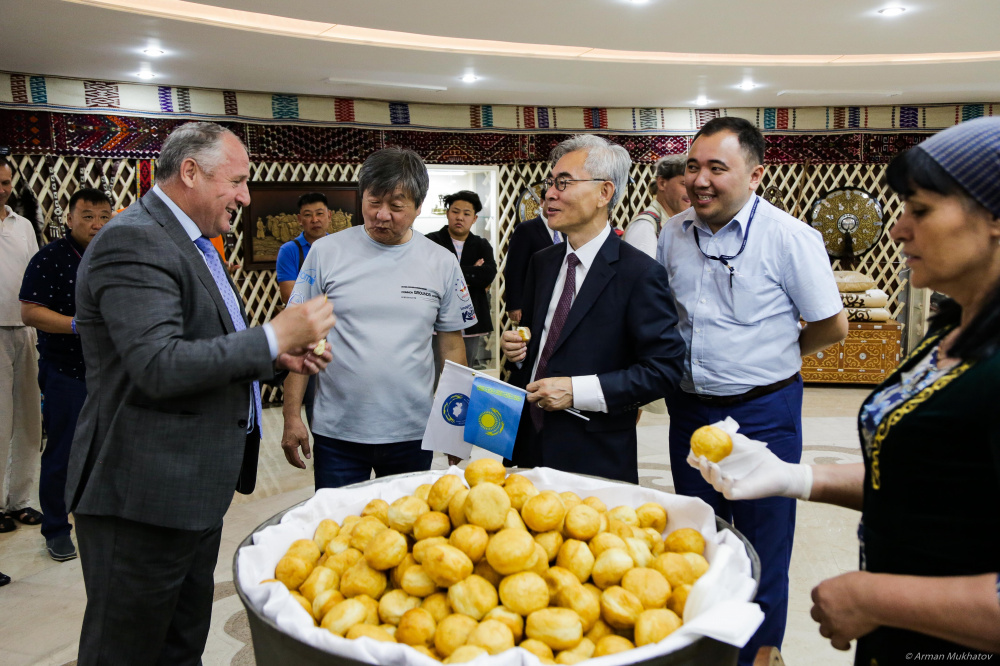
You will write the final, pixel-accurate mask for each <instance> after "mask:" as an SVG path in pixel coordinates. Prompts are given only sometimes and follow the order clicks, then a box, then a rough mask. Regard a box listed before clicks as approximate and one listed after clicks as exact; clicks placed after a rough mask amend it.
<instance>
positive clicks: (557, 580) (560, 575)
mask: <svg viewBox="0 0 1000 666" xmlns="http://www.w3.org/2000/svg"><path fill="white" fill-rule="evenodd" d="M542 578H543V579H544V580H545V584H546V585H547V586H548V588H549V604H555V603H556V601H557V599H558V597H559V592H560V591H561V590H562V589H563V588H564V587H567V586H573V585H579V584H580V579H579V578H577V577H576V574H574V573H573V572H572V571H570V570H568V569H563V568H562V567H558V566H556V567H549V569H548V571H546V572H545V573H544V574H542Z"/></svg>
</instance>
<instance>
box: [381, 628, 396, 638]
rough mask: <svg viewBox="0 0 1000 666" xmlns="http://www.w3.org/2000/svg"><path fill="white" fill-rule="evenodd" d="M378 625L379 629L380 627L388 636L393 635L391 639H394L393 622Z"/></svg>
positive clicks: (394, 629)
mask: <svg viewBox="0 0 1000 666" xmlns="http://www.w3.org/2000/svg"><path fill="white" fill-rule="evenodd" d="M378 626H379V629H381V630H382V631H384V632H385V633H387V634H389V635H390V636H393V639H392V640H396V639H395V636H396V625H394V624H380V625H378Z"/></svg>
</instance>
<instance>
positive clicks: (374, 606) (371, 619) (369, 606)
mask: <svg viewBox="0 0 1000 666" xmlns="http://www.w3.org/2000/svg"><path fill="white" fill-rule="evenodd" d="M353 598H354V599H357V600H358V601H360V602H361V603H363V604H364V605H365V610H367V611H368V614H367V615H365V624H371V625H374V626H378V624H379V618H378V602H377V601H375V600H374V599H372V598H371V597H369V596H368V595H367V594H359V595H358V596H356V597H353Z"/></svg>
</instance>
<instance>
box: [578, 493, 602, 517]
mask: <svg viewBox="0 0 1000 666" xmlns="http://www.w3.org/2000/svg"><path fill="white" fill-rule="evenodd" d="M583 503H584V504H586V505H587V506H589V507H590V508H591V509H594V510H595V511H597V513H605V512H606V511H607V510H608V505H607V504H605V503H604V502H603V501H601V498H600V497H594V496H593V495H591V496H590V497H584V498H583Z"/></svg>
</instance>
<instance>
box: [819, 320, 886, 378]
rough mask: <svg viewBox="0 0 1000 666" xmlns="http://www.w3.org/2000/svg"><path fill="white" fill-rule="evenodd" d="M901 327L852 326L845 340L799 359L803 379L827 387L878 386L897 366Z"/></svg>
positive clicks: (862, 324) (855, 324)
mask: <svg viewBox="0 0 1000 666" xmlns="http://www.w3.org/2000/svg"><path fill="white" fill-rule="evenodd" d="M902 328H903V327H902V326H901V325H900V324H899V323H897V322H895V321H886V322H880V323H862V322H851V323H850V325H849V327H848V332H847V339H845V340H844V341H843V342H840V343H838V344H835V345H832V346H830V347H827V348H826V349H824V350H823V351H821V352H817V353H815V354H810V355H809V356H804V357H802V377H803V379H805V381H807V382H819V383H827V384H880V383H881V382H882V381H883V380H884V379H885V378H886V377H887V376H888V374H889V373H890V372H892V370H893V368H895V367H896V366H897V365H899V359H900V339H901V337H902Z"/></svg>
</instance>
